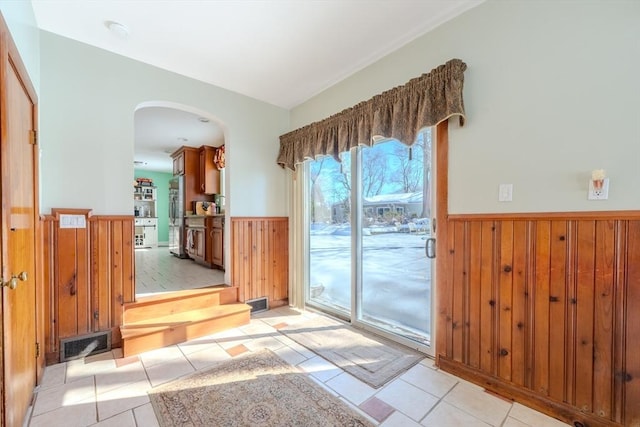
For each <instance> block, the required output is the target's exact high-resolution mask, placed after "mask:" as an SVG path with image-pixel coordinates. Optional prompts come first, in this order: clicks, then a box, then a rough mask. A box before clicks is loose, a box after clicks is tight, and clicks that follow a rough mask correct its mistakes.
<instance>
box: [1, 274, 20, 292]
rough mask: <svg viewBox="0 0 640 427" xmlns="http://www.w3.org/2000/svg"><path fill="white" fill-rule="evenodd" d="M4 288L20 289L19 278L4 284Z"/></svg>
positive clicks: (13, 278) (14, 277)
mask: <svg viewBox="0 0 640 427" xmlns="http://www.w3.org/2000/svg"><path fill="white" fill-rule="evenodd" d="M2 286H3V287H4V286H6V287H7V288H9V289H15V288H17V287H18V278H17V277H16V276H13V277H12V278H11V280H9V281H8V282H3V283H2Z"/></svg>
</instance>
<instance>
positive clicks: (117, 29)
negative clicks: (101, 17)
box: [104, 21, 129, 39]
mask: <svg viewBox="0 0 640 427" xmlns="http://www.w3.org/2000/svg"><path fill="white" fill-rule="evenodd" d="M104 25H105V26H106V27H107V28H108V29H109V31H111V33H112V34H114V35H115V36H117V37H118V38H120V39H126V38H127V37H129V29H128V28H127V27H126V25H124V24H121V23H120V22H116V21H105V23H104Z"/></svg>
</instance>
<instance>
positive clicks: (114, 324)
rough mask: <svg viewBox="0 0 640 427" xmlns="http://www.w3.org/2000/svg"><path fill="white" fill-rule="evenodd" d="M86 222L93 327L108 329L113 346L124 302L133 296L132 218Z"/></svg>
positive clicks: (116, 340)
mask: <svg viewBox="0 0 640 427" xmlns="http://www.w3.org/2000/svg"><path fill="white" fill-rule="evenodd" d="M90 225H91V284H92V305H91V309H92V315H93V322H94V323H93V328H94V331H106V330H109V329H111V331H112V335H111V342H112V345H114V346H116V347H117V346H119V345H120V341H121V337H120V325H122V321H123V317H122V316H123V312H124V304H125V303H127V302H133V301H135V296H136V292H135V271H134V265H135V251H134V248H135V246H134V242H133V235H134V218H133V217H129V216H94V217H92V218H91V221H90Z"/></svg>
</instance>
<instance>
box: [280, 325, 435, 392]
mask: <svg viewBox="0 0 640 427" xmlns="http://www.w3.org/2000/svg"><path fill="white" fill-rule="evenodd" d="M279 331H280V332H282V333H283V334H285V335H286V336H288V337H289V338H291V339H292V340H294V341H296V342H297V343H298V344H301V345H303V346H305V347H307V348H308V349H309V350H311V351H313V352H314V353H317V354H319V355H320V356H322V357H324V358H325V359H327V360H329V361H330V362H332V363H333V364H335V365H337V366H339V367H341V368H342V369H344V370H345V371H347V372H349V373H350V374H351V375H353V376H354V377H356V378H358V379H360V380H361V381H363V382H365V383H367V384H369V385H370V386H371V387H374V388H379V387H381V386H383V385H384V384H386V383H387V382H388V381H390V380H392V379H393V378H395V377H396V376H398V375H399V374H401V373H402V372H404V371H405V370H407V369H408V368H410V367H412V366H413V365H415V364H416V363H418V362H419V361H420V360H422V359H423V358H424V355H423V354H422V353H420V352H418V351H415V350H413V349H410V348H408V347H405V346H403V345H400V344H397V343H395V342H393V341H390V340H387V339H384V338H380V337H378V336H376V335H373V334H369V333H367V332H365V331H362V330H359V329H356V328H353V327H352V326H350V325H347V324H346V323H344V322H341V321H339V320H334V319H330V318H328V317H325V316H318V317H316V318H313V319H311V320H307V321H305V322H302V323H296V324H293V325H288V326H285V327H284V328H281V329H279Z"/></svg>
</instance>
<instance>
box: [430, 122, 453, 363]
mask: <svg viewBox="0 0 640 427" xmlns="http://www.w3.org/2000/svg"><path fill="white" fill-rule="evenodd" d="M435 143H436V150H435V151H436V191H435V193H436V212H435V215H436V223H435V230H432V231H435V233H434V234H435V236H436V238H437V241H436V261H435V263H436V266H435V267H436V277H435V281H436V286H435V288H434V289H432V295H433V294H434V293H435V304H434V305H433V310H432V315H433V316H435V319H434V320H435V321H434V320H432V321H431V324H432V326H433V328H435V337H436V339H435V352H436V353H437V352H438V349H440V348H446V347H447V345H446V342H447V336H448V332H447V328H446V327H445V325H446V323H447V322H446V316H447V313H446V311H444V310H443V308H445V307H449V306H450V303H451V302H450V300H451V295H450V293H451V292H450V289H451V286H450V285H449V274H447V271H448V268H447V267H448V265H447V262H448V256H447V252H448V251H449V249H448V246H447V245H448V243H447V242H448V240H449V239H448V235H449V234H448V233H449V232H448V221H447V214H448V209H449V121H448V120H445V121H442V122H440V123H438V125H437V126H436V140H435Z"/></svg>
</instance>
